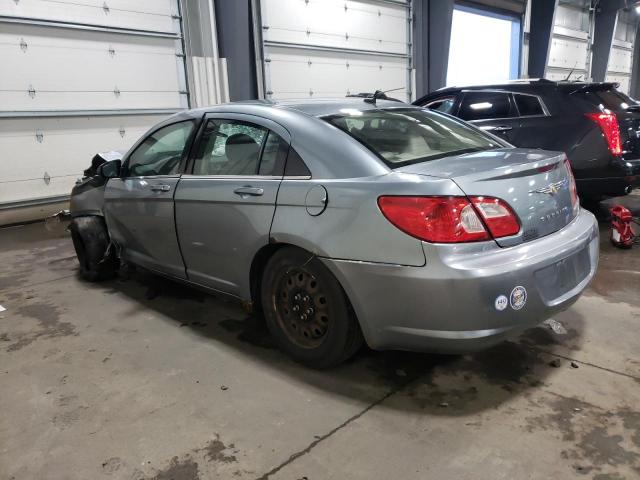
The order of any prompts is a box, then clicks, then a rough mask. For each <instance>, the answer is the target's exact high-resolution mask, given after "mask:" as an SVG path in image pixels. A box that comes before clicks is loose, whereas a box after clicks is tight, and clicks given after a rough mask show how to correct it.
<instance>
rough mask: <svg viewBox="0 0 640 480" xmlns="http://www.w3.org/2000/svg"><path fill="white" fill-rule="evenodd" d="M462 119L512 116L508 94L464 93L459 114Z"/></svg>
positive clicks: (513, 114) (513, 113)
mask: <svg viewBox="0 0 640 480" xmlns="http://www.w3.org/2000/svg"><path fill="white" fill-rule="evenodd" d="M458 116H459V117H460V118H462V119H463V120H486V119H492V118H509V117H514V116H515V112H513V109H512V108H511V102H510V101H509V94H508V93H502V92H468V93H466V94H465V95H464V100H463V101H462V106H461V107H460V114H459V115H458Z"/></svg>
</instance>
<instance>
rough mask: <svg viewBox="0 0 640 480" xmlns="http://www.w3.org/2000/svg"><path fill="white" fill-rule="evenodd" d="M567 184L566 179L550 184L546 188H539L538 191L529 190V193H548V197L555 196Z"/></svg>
mask: <svg viewBox="0 0 640 480" xmlns="http://www.w3.org/2000/svg"><path fill="white" fill-rule="evenodd" d="M566 184H567V179H566V178H565V179H564V180H560V181H559V182H554V183H550V184H549V185H547V186H546V187H542V188H538V189H537V190H529V193H546V194H548V195H555V194H556V193H558V192H559V191H560V189H561V188H562V187H564V186H565V185H566Z"/></svg>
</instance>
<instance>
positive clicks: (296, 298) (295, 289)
mask: <svg viewBox="0 0 640 480" xmlns="http://www.w3.org/2000/svg"><path fill="white" fill-rule="evenodd" d="M261 301H262V309H263V312H264V316H265V320H266V323H267V327H268V328H269V331H270V332H271V335H273V337H274V338H275V340H276V342H277V343H278V345H279V346H280V348H281V349H282V350H284V351H285V352H287V353H288V354H289V355H290V356H291V357H292V358H293V359H294V360H296V361H298V362H300V363H303V364H305V365H307V366H310V367H313V368H329V367H333V366H335V365H338V364H339V363H342V362H343V361H345V360H347V359H348V358H349V357H351V356H353V354H355V353H356V351H357V350H358V349H359V348H360V346H361V345H362V343H363V338H362V332H361V331H360V326H359V325H358V322H357V320H356V318H355V315H354V312H353V310H352V308H351V305H350V303H349V300H348V299H347V296H346V294H345V293H344V291H343V290H342V287H341V286H340V284H339V283H338V281H337V280H336V279H335V277H334V276H333V274H332V273H331V272H330V271H329V270H328V269H327V267H326V266H324V265H323V263H322V262H321V261H320V260H318V259H317V258H316V257H315V256H313V255H312V254H310V253H309V252H306V251H304V250H301V249H299V248H295V247H285V248H282V249H280V250H278V251H277V252H276V253H275V254H274V255H273V256H272V257H271V258H270V259H269V261H268V262H267V265H266V267H265V270H264V273H263V276H262V284H261Z"/></svg>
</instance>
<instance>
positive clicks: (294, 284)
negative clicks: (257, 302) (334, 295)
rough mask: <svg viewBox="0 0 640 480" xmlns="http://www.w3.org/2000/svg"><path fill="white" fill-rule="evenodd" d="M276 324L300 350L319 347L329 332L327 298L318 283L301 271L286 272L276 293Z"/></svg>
mask: <svg viewBox="0 0 640 480" xmlns="http://www.w3.org/2000/svg"><path fill="white" fill-rule="evenodd" d="M275 297H276V298H275V299H274V307H275V310H276V315H277V318H278V323H279V324H280V326H281V327H282V329H283V330H284V332H285V333H286V334H287V336H288V337H289V339H290V340H291V341H292V342H294V343H295V344H296V345H298V346H300V347H302V348H315V347H317V346H318V345H320V344H321V343H322V342H323V341H324V339H325V337H326V335H327V330H328V329H329V311H328V303H327V297H326V295H325V293H324V292H323V291H322V289H321V287H320V283H319V281H318V279H317V278H316V277H315V276H313V275H312V274H311V273H309V272H307V271H306V270H304V269H302V268H294V269H291V270H288V271H287V272H286V273H285V275H283V276H282V278H281V280H280V282H279V284H278V287H277V289H276V292H275Z"/></svg>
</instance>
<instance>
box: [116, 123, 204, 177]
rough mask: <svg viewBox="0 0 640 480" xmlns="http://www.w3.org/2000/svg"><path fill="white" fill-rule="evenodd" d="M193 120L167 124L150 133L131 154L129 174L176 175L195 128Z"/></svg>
mask: <svg viewBox="0 0 640 480" xmlns="http://www.w3.org/2000/svg"><path fill="white" fill-rule="evenodd" d="M194 126H195V124H194V122H193V121H192V120H189V121H186V122H180V123H174V124H171V125H167V126H166V127H163V128H161V129H159V130H156V131H155V132H154V133H152V134H151V135H149V136H148V137H147V138H145V140H144V141H143V142H142V143H141V144H140V145H139V146H138V148H136V149H135V150H134V151H133V153H132V154H131V155H130V156H129V161H128V162H129V163H128V175H129V176H131V177H143V176H152V175H174V174H176V173H178V171H179V169H180V162H181V160H182V156H183V154H184V151H185V148H186V146H187V142H188V140H189V138H190V137H191V133H192V132H193V129H194Z"/></svg>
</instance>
